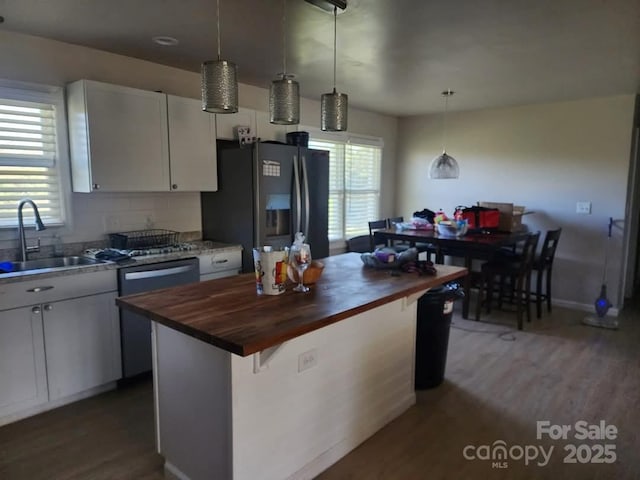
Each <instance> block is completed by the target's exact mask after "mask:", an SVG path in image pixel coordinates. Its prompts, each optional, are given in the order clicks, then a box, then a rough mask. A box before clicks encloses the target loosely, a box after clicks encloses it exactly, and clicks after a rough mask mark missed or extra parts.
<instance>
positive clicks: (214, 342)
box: [117, 253, 467, 480]
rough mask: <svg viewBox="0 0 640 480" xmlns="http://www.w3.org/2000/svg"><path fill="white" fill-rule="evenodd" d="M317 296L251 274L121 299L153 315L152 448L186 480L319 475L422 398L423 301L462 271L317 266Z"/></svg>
mask: <svg viewBox="0 0 640 480" xmlns="http://www.w3.org/2000/svg"><path fill="white" fill-rule="evenodd" d="M323 262H324V263H325V269H324V272H323V276H322V277H321V278H320V280H319V281H318V283H317V284H316V285H314V286H312V290H311V292H309V293H306V294H301V293H295V292H293V291H292V290H291V289H289V290H288V291H286V292H285V293H283V294H282V295H277V296H257V295H256V292H255V278H254V275H253V274H245V275H240V276H237V277H231V278H228V279H220V280H212V281H208V282H202V283H199V284H191V285H185V286H181V287H175V288H171V289H165V290H158V291H154V292H150V293H144V294H140V295H132V296H129V297H123V298H119V299H118V300H117V303H118V305H119V306H120V307H122V308H127V309H131V310H133V311H135V312H137V313H140V314H142V315H145V316H146V317H148V318H150V319H151V320H153V321H154V331H153V345H154V396H155V408H156V426H157V432H156V433H157V442H158V451H159V452H160V453H161V454H162V455H163V456H164V457H165V461H166V463H165V467H166V471H167V472H169V473H170V474H172V475H173V476H175V477H176V478H184V479H192V480H199V479H231V478H233V479H255V478H260V479H265V480H266V479H284V478H312V477H313V476H315V475H317V474H318V473H320V472H321V471H323V470H324V469H326V468H327V467H328V466H330V465H331V464H333V463H334V462H335V461H337V460H338V459H339V458H341V457H342V456H344V455H345V454H346V453H348V452H349V451H350V450H352V449H353V448H355V447H356V446H357V445H358V444H360V443H361V442H362V441H364V440H365V439H366V438H368V437H369V436H371V435H372V434H373V433H375V432H376V431H377V430H378V429H380V428H381V427H382V426H384V425H385V424H386V423H388V422H389V421H391V420H392V419H393V418H395V417H397V416H398V415H400V414H401V413H402V412H404V411H405V410H406V409H407V408H409V407H410V406H411V405H412V404H414V403H415V392H414V389H413V365H414V352H415V329H416V306H417V304H416V300H417V299H418V298H419V297H420V296H421V295H422V294H423V293H424V292H425V291H426V290H428V289H429V288H432V287H434V286H436V285H440V284H442V283H445V282H448V281H451V280H454V279H456V278H459V277H462V276H464V275H465V274H466V272H467V271H466V269H464V268H460V267H451V266H444V265H438V267H437V268H438V273H437V275H434V276H418V275H417V274H416V273H400V274H398V273H396V272H391V271H389V270H374V269H370V268H365V267H363V265H362V262H361V261H360V258H359V255H358V254H355V253H350V254H344V255H336V256H333V257H329V258H326V259H324V260H323Z"/></svg>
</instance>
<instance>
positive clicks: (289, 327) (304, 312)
mask: <svg viewBox="0 0 640 480" xmlns="http://www.w3.org/2000/svg"><path fill="white" fill-rule="evenodd" d="M323 263H324V264H325V268H324V273H323V275H322V277H321V278H320V279H319V280H318V283H316V284H315V285H314V286H313V287H312V289H311V291H310V292H309V293H306V294H299V293H296V292H294V291H293V290H292V289H291V288H290V289H288V290H287V291H285V292H284V294H282V295H273V296H271V295H261V296H258V295H256V286H255V275H254V274H253V273H248V274H244V275H238V276H235V277H232V278H226V279H224V280H222V281H219V280H213V281H210V282H203V283H199V284H191V285H188V286H184V287H175V288H173V289H170V290H167V289H165V290H156V291H153V292H149V293H143V294H139V295H132V296H128V297H121V298H119V299H118V300H117V301H116V303H117V304H118V306H120V307H122V308H125V309H129V310H132V311H134V312H136V313H139V314H141V315H143V316H146V317H147V318H149V319H151V320H153V321H156V322H159V323H161V324H163V325H166V326H168V327H170V328H173V329H175V330H178V331H180V332H182V333H185V334H187V335H191V336H192V337H195V338H197V339H199V340H202V341H204V342H207V343H210V344H212V345H215V346H217V347H219V348H222V349H223V350H226V351H228V352H231V353H235V354H238V355H241V356H247V355H250V354H252V353H255V352H259V351H261V350H264V349H266V348H269V347H272V346H274V345H278V344H280V343H282V342H284V341H286V340H289V339H291V338H295V337H298V336H300V335H303V334H305V333H308V332H311V331H313V330H317V329H319V328H322V327H324V326H326V325H330V324H332V323H335V322H338V321H340V320H343V319H345V318H348V317H351V316H353V315H356V314H358V313H361V312H365V311H367V310H371V309H373V308H376V307H379V306H381V305H384V304H386V303H389V302H392V301H394V300H397V299H400V298H403V297H406V296H409V295H412V294H415V293H419V292H422V291H425V290H427V289H429V288H431V287H433V286H435V285H440V284H442V283H446V282H448V281H450V280H454V279H456V278H459V277H462V276H464V275H466V273H467V270H466V269H465V268H461V267H451V266H445V265H438V269H437V270H438V273H437V275H434V276H418V275H416V274H409V273H405V274H401V275H399V276H392V275H390V273H389V272H388V271H383V270H375V269H370V268H363V266H362V261H361V260H360V256H359V255H358V254H356V253H348V254H343V255H335V256H332V257H328V258H325V259H323Z"/></svg>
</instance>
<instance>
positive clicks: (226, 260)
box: [212, 258, 229, 263]
mask: <svg viewBox="0 0 640 480" xmlns="http://www.w3.org/2000/svg"><path fill="white" fill-rule="evenodd" d="M228 261H229V259H228V258H225V259H224V260H214V261H213V262H212V263H227V262H228Z"/></svg>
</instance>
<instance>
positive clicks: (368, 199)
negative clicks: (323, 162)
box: [309, 132, 382, 240]
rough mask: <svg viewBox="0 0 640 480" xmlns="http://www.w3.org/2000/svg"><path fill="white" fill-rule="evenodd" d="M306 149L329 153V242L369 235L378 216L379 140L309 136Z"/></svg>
mask: <svg viewBox="0 0 640 480" xmlns="http://www.w3.org/2000/svg"><path fill="white" fill-rule="evenodd" d="M311 136H312V137H313V138H312V139H310V140H309V147H310V148H315V149H320V150H328V151H329V240H341V239H342V240H344V239H347V238H351V237H355V236H357V235H368V234H369V226H368V222H369V221H371V220H377V219H378V216H379V214H380V169H381V162H382V141H381V140H378V139H369V138H361V137H354V136H348V135H344V136H340V135H326V134H325V133H324V132H323V133H318V134H314V133H312V134H311Z"/></svg>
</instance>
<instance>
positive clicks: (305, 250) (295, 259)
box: [289, 243, 311, 292]
mask: <svg viewBox="0 0 640 480" xmlns="http://www.w3.org/2000/svg"><path fill="white" fill-rule="evenodd" d="M289 263H290V264H291V266H292V267H293V268H295V269H296V271H297V272H298V285H296V286H295V287H294V288H293V291H294V292H308V291H309V287H305V286H304V285H303V283H302V277H303V276H304V271H305V270H306V269H307V267H308V266H309V264H310V263H311V249H310V248H309V244H308V243H303V244H299V245H298V244H294V245H291V249H290V250H289Z"/></svg>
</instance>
